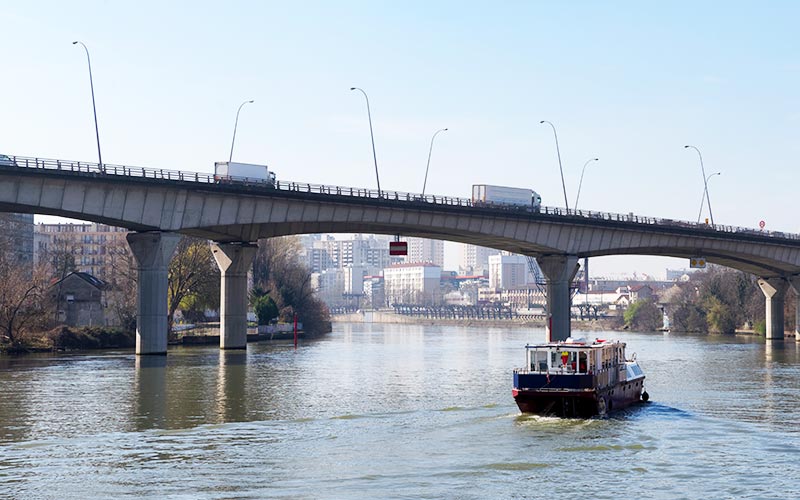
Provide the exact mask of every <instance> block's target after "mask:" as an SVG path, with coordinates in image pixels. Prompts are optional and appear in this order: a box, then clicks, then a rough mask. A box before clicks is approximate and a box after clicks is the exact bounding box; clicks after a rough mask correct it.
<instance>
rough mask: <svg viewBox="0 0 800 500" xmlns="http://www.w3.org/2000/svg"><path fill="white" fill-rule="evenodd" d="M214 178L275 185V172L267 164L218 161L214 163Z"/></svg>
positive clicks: (225, 180)
mask: <svg viewBox="0 0 800 500" xmlns="http://www.w3.org/2000/svg"><path fill="white" fill-rule="evenodd" d="M214 180H215V181H217V182H263V183H265V184H269V185H270V186H273V187H274V186H275V172H270V171H269V168H268V167H267V166H266V165H255V164H253V163H238V162H233V161H218V162H216V163H214Z"/></svg>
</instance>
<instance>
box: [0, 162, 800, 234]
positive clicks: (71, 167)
mask: <svg viewBox="0 0 800 500" xmlns="http://www.w3.org/2000/svg"><path fill="white" fill-rule="evenodd" d="M3 166H5V167H20V168H31V169H41V170H59V171H67V172H79V173H90V174H95V175H102V176H123V177H139V178H145V179H155V180H166V181H181V182H197V183H202V184H228V183H235V184H236V185H242V186H252V187H271V188H274V189H279V190H281V191H292V192H300V193H314V194H327V195H333V196H352V197H357V198H369V199H383V200H393V201H407V202H415V203H429V204H434V205H447V206H458V207H480V208H491V209H493V210H497V211H501V212H506V213H508V212H514V213H520V212H531V213H535V214H546V215H556V216H565V217H579V218H583V219H591V220H597V221H613V222H633V223H637V224H647V225H654V226H663V227H680V228H690V229H698V230H704V231H714V232H722V233H731V234H750V235H757V236H766V237H772V238H783V239H789V240H800V234H795V233H785V232H781V231H765V230H759V229H752V228H745V227H738V226H730V225H720V224H716V225H714V226H710V225H707V224H702V223H698V222H690V221H681V220H674V219H664V218H659V217H648V216H641V215H635V214H633V213H632V212H631V213H629V214H617V213H610V212H596V211H591V210H567V209H563V208H556V207H544V206H543V207H541V208H540V209H539V210H538V211H532V210H531V209H529V208H526V207H520V206H515V205H494V204H491V203H475V202H473V201H472V200H471V199H468V198H458V197H453V196H437V195H421V194H416V193H406V192H402V191H381V192H378V191H376V190H372V189H366V188H353V187H343V186H328V185H324V184H311V183H306V182H290V181H280V180H279V181H276V182H275V184H274V185H273V184H272V183H271V182H269V181H267V180H266V179H255V178H248V177H233V176H230V177H224V178H220V177H217V176H215V175H213V174H207V173H200V172H185V171H182V170H169V169H158V168H148V167H130V166H125V165H113V164H108V163H104V164H102V165H100V164H97V163H92V162H82V161H68V160H51V159H42V158H30V157H24V156H5V155H0V167H3Z"/></svg>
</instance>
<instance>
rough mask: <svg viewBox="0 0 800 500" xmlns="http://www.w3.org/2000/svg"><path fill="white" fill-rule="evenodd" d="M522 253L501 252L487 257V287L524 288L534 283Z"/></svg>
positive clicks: (500, 288) (496, 288)
mask: <svg viewBox="0 0 800 500" xmlns="http://www.w3.org/2000/svg"><path fill="white" fill-rule="evenodd" d="M529 269H530V268H529V265H528V259H527V258H526V257H525V256H524V255H515V254H510V253H507V252H502V253H500V254H498V255H492V256H490V257H489V288H492V289H495V290H503V289H511V288H524V287H527V286H528V285H529V284H532V283H535V279H534V277H533V276H532V275H531V273H530V270H529Z"/></svg>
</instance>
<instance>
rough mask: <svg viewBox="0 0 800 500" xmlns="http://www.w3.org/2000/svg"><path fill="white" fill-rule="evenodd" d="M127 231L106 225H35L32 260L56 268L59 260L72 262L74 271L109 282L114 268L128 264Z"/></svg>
mask: <svg viewBox="0 0 800 500" xmlns="http://www.w3.org/2000/svg"><path fill="white" fill-rule="evenodd" d="M127 234H128V230H127V229H124V228H121V227H114V226H109V225H107V224H97V223H87V224H36V227H35V228H34V238H33V239H32V244H33V241H34V240H35V245H33V246H34V249H33V250H34V260H35V261H36V262H41V261H43V260H49V261H51V262H53V264H54V265H56V266H57V267H58V261H59V260H61V259H66V258H69V259H72V260H73V261H74V267H75V269H76V270H77V271H80V272H84V273H88V274H90V275H92V276H95V277H97V278H100V279H101V280H109V279H111V277H112V276H113V274H114V268H115V266H118V265H121V261H122V260H124V261H125V262H126V263H127V262H128V260H127V258H125V259H121V257H123V256H127V255H128V254H129V252H130V249H129V248H128V243H127V241H125V236H126V235H127Z"/></svg>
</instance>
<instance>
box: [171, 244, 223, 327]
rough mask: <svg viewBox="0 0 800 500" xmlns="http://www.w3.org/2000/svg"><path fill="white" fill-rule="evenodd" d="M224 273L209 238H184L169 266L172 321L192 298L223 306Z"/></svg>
mask: <svg viewBox="0 0 800 500" xmlns="http://www.w3.org/2000/svg"><path fill="white" fill-rule="evenodd" d="M219 286H220V272H219V268H218V267H217V264H216V262H215V261H214V256H213V254H212V253H211V248H210V247H209V245H208V241H207V240H201V239H198V238H190V237H183V238H181V241H180V243H178V248H177V250H176V251H175V256H174V257H173V258H172V262H170V265H169V289H168V301H167V304H168V306H167V307H168V309H167V314H168V321H169V331H170V335H172V325H173V323H174V320H175V311H177V310H178V308H180V307H185V306H186V305H187V303H189V302H190V301H191V302H192V303H193V304H194V306H195V307H202V306H210V307H211V306H215V305H219Z"/></svg>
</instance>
